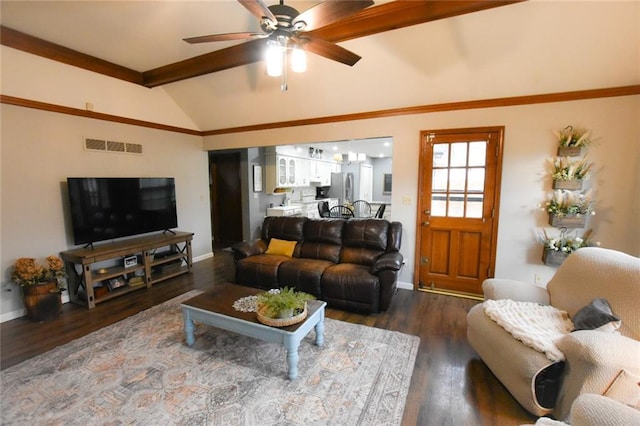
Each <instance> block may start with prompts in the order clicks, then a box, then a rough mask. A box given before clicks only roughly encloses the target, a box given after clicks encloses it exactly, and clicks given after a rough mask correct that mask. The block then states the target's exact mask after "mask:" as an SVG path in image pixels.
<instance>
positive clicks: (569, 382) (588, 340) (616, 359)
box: [554, 330, 640, 418]
mask: <svg viewBox="0 0 640 426" xmlns="http://www.w3.org/2000/svg"><path fill="white" fill-rule="evenodd" d="M556 346H557V347H558V349H560V351H562V353H563V354H564V355H565V358H566V369H565V377H564V380H563V383H562V388H561V390H560V396H559V398H558V403H557V405H556V411H555V412H554V413H555V414H556V417H558V418H566V417H567V416H568V415H569V410H570V408H571V404H572V403H573V401H574V400H575V399H576V398H577V397H578V396H579V395H581V394H584V393H595V394H598V395H603V394H604V393H605V392H606V391H607V390H608V389H609V387H610V386H611V384H612V383H613V382H614V380H615V379H616V377H617V376H618V375H619V374H620V372H621V371H622V370H626V371H628V372H629V373H631V374H633V375H640V364H639V363H638V360H639V359H640V342H639V341H637V340H633V339H631V338H629V337H626V336H623V335H620V334H617V333H608V332H604V331H598V330H580V331H574V332H573V333H570V334H568V335H566V336H564V337H562V338H561V339H560V340H558V341H557V342H556Z"/></svg>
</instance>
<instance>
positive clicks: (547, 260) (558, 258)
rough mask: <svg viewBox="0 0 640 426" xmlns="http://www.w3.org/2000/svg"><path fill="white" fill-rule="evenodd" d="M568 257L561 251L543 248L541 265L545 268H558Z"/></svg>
mask: <svg viewBox="0 0 640 426" xmlns="http://www.w3.org/2000/svg"><path fill="white" fill-rule="evenodd" d="M568 256H569V255H568V254H566V253H563V252H561V251H555V250H551V249H549V248H547V247H545V248H544V250H543V251H542V263H544V264H545V265H547V266H560V265H562V262H564V261H565V259H566V258H567V257H568Z"/></svg>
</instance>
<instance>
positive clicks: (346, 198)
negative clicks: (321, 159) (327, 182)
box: [327, 173, 354, 204]
mask: <svg viewBox="0 0 640 426" xmlns="http://www.w3.org/2000/svg"><path fill="white" fill-rule="evenodd" d="M353 179H354V177H353V173H331V186H330V187H329V191H328V192H327V196H328V197H329V198H337V199H338V202H339V203H340V204H345V203H350V202H352V201H354V200H353V197H354V192H353V191H354V188H353Z"/></svg>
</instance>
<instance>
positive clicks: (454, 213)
mask: <svg viewBox="0 0 640 426" xmlns="http://www.w3.org/2000/svg"><path fill="white" fill-rule="evenodd" d="M447 216H448V217H464V195H462V194H452V195H449V211H448V212H447Z"/></svg>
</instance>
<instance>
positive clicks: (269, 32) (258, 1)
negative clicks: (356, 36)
mask: <svg viewBox="0 0 640 426" xmlns="http://www.w3.org/2000/svg"><path fill="white" fill-rule="evenodd" d="M238 2H239V3H240V4H241V5H242V6H244V7H245V8H246V9H247V10H248V11H249V12H251V14H252V15H254V16H255V17H257V18H258V19H259V20H260V29H261V30H262V32H259V33H256V32H238V33H224V34H213V35H205V36H198V37H190V38H185V39H184V41H186V42H187V43H192V44H194V43H209V42H214V41H230V40H254V39H264V40H265V42H264V45H266V46H267V47H271V48H275V50H277V51H279V52H280V56H279V58H282V60H281V61H280V59H278V60H277V61H275V62H274V63H275V65H276V66H277V67H278V68H280V73H278V72H277V71H278V70H272V72H269V58H268V56H267V61H268V63H267V72H268V73H269V74H270V75H282V72H284V73H285V74H284V75H283V87H282V90H286V80H285V77H284V76H286V66H283V62H286V51H287V50H293V51H294V53H295V52H296V51H297V52H300V51H305V50H306V51H309V52H312V53H315V54H317V55H320V56H323V57H325V58H328V59H331V60H333V61H337V62H340V63H343V64H346V65H349V66H353V65H354V64H355V63H356V62H358V61H359V60H360V56H358V55H356V54H355V53H353V52H351V51H349V50H347V49H345V48H343V47H341V46H338V45H337V44H335V43H333V42H331V41H327V40H324V39H322V38H319V37H314V36H312V35H310V34H308V33H307V32H308V31H313V30H316V29H318V28H321V27H324V26H325V25H329V24H332V23H335V22H337V21H339V20H340V19H343V18H345V17H347V16H349V15H351V14H353V13H355V12H358V11H360V10H362V9H364V8H366V7H369V6H371V5H372V4H373V3H374V2H373V1H372V0H346V1H345V0H326V1H324V2H322V3H319V4H317V5H315V6H313V7H310V8H309V9H307V10H305V11H303V12H302V13H300V12H298V11H297V10H296V9H294V8H293V7H291V6H288V5H285V4H284V0H280V3H279V4H274V5H271V6H267V5H266V4H265V3H264V2H263V1H262V0H238ZM263 47H264V46H263ZM267 55H269V53H267ZM247 59H248V60H247V63H249V62H252V60H249V58H247ZM292 60H293V61H295V57H294V58H293V59H292ZM278 61H280V63H279V64H278ZM293 67H294V70H296V64H295V62H294V64H293ZM298 70H300V66H299V65H298Z"/></svg>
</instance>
